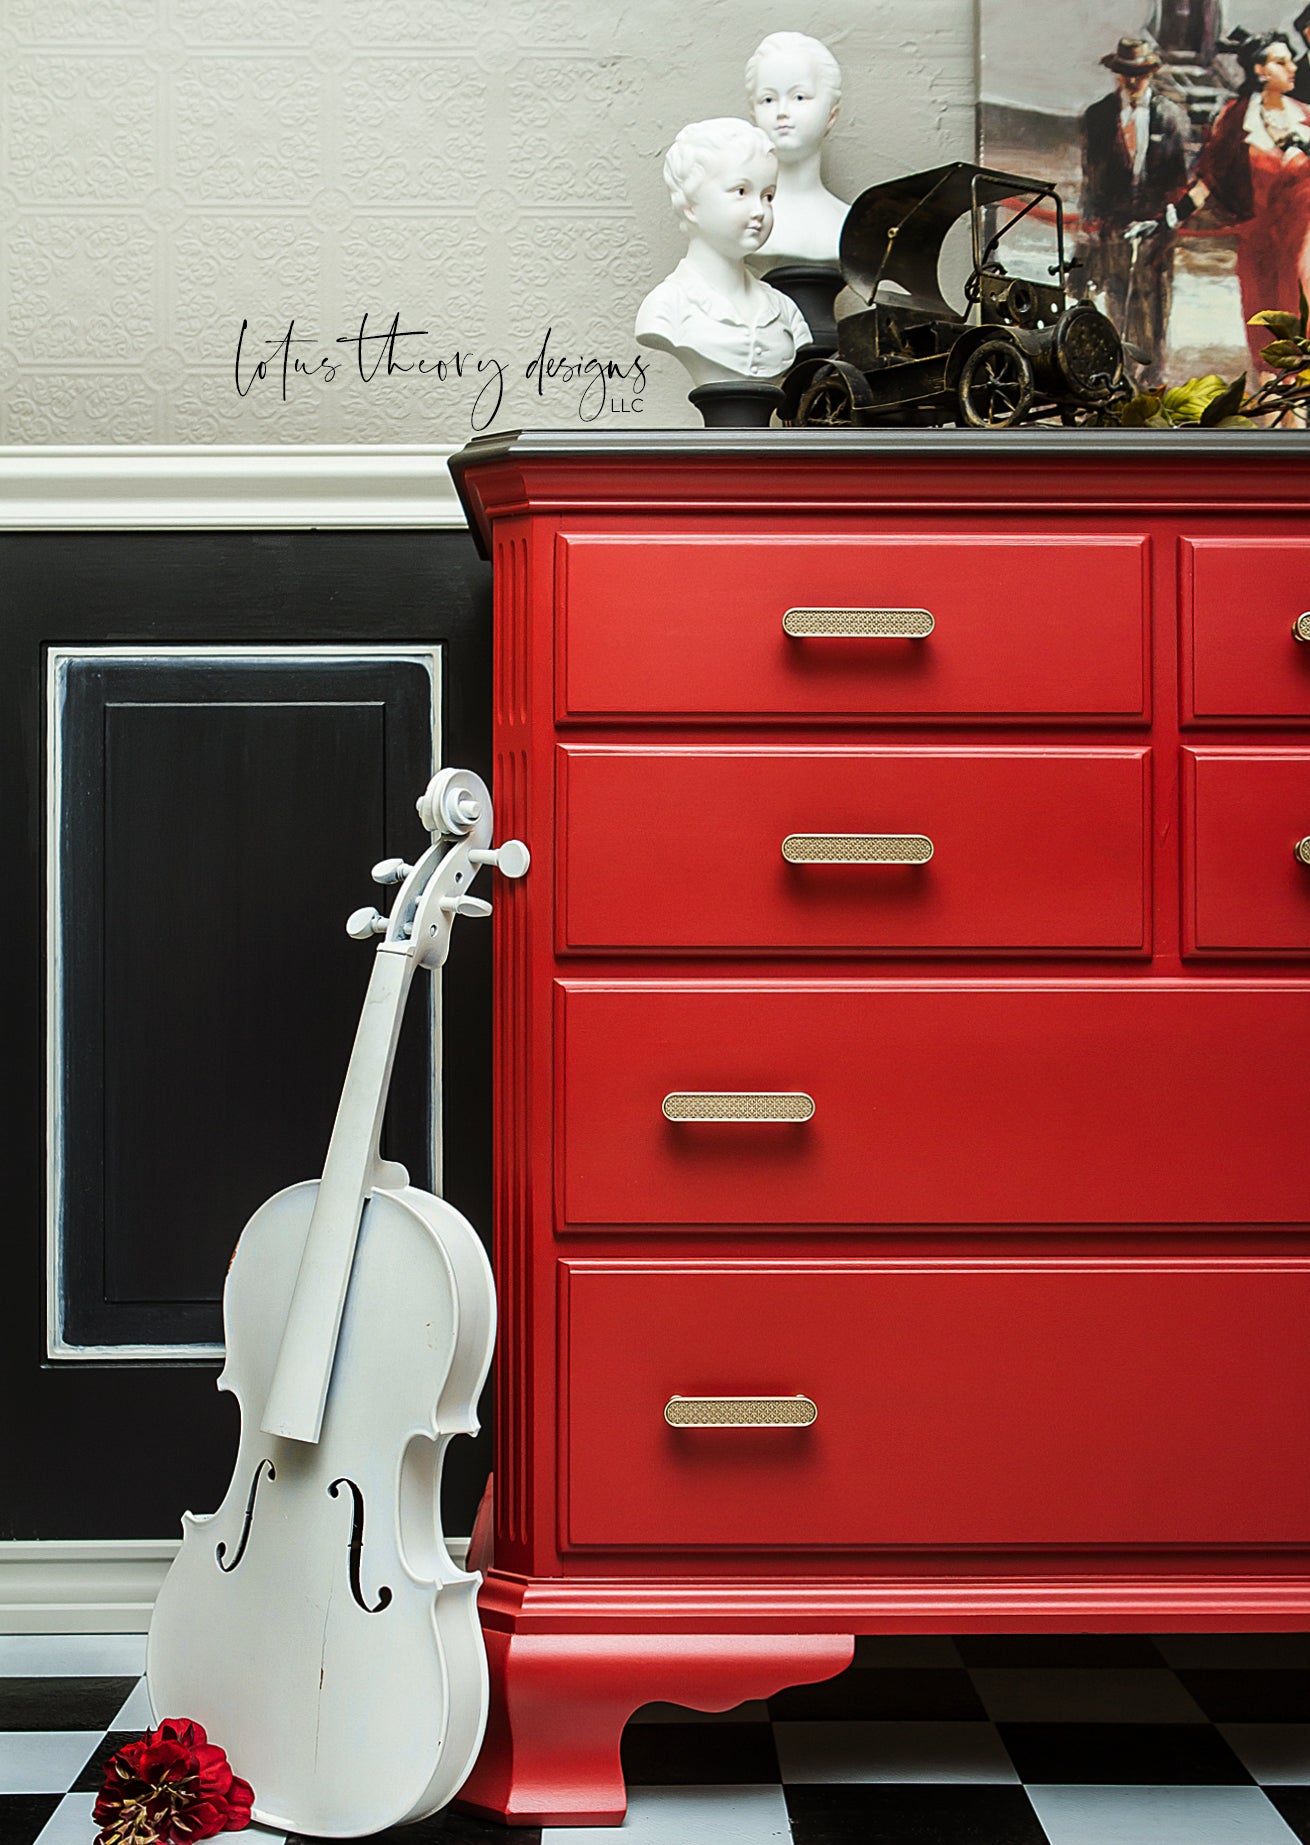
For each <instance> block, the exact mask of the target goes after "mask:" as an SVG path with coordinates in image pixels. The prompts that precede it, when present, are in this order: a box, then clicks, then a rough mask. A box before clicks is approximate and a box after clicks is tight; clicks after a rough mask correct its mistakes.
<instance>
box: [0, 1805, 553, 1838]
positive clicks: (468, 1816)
mask: <svg viewBox="0 0 1310 1845" xmlns="http://www.w3.org/2000/svg"><path fill="white" fill-rule="evenodd" d="M4 1845H9V1841H8V1840H7V1839H6V1840H5V1841H4ZM287 1845H340V1841H339V1840H334V1839H316V1838H311V1837H310V1835H309V1834H308V1833H301V1832H292V1833H289V1834H288V1835H287ZM369 1845H541V1827H540V1826H502V1825H501V1824H500V1823H499V1822H498V1821H497V1820H493V1819H479V1818H478V1816H477V1815H476V1814H474V1813H457V1812H455V1811H454V1810H453V1809H452V1808H450V1807H445V1808H443V1810H442V1811H441V1812H440V1813H434V1814H433V1815H432V1816H431V1818H430V1819H420V1820H419V1821H418V1822H417V1823H416V1824H415V1825H412V1826H389V1827H388V1828H387V1830H386V1831H385V1832H375V1833H373V1834H371V1835H370V1838H369Z"/></svg>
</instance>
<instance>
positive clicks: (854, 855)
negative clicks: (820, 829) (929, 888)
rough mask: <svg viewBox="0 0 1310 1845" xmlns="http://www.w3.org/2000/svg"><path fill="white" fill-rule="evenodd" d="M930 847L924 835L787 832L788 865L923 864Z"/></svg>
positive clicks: (785, 850) (931, 848) (785, 852)
mask: <svg viewBox="0 0 1310 1845" xmlns="http://www.w3.org/2000/svg"><path fill="white" fill-rule="evenodd" d="M932 853H933V845H932V841H931V839H929V838H928V836H927V835H926V834H925V833H788V835H787V837H786V838H785V839H784V840H783V842H782V856H783V857H784V858H785V859H786V860H787V862H788V864H789V865H926V864H927V863H928V860H929V859H930V858H931V857H932Z"/></svg>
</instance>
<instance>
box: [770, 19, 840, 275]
mask: <svg viewBox="0 0 1310 1845" xmlns="http://www.w3.org/2000/svg"><path fill="white" fill-rule="evenodd" d="M746 101H747V106H748V108H749V109H750V111H751V114H752V116H753V117H754V120H755V122H756V124H757V126H758V127H760V128H762V129H763V130H764V132H765V134H766V135H767V136H768V137H769V140H770V141H771V142H772V143H773V146H774V149H775V150H776V152H777V155H778V192H777V197H776V198H775V200H774V205H773V231H772V233H771V235H770V236H769V238H768V239H767V241H766V242H765V243H764V244H762V245H761V247H760V248H759V250H758V251H756V252H755V253H754V255H753V256H752V257H751V259H750V261H751V267H752V269H754V270H755V271H756V272H757V273H763V272H765V271H767V270H769V269H772V268H775V267H776V266H778V265H780V264H782V263H827V264H831V265H833V266H834V267H835V266H836V263H837V247H838V243H839V240H840V238H841V228H842V225H843V224H844V223H845V220H846V213H847V211H848V210H849V209H850V208H849V206H847V205H845V204H843V202H842V200H841V199H839V198H837V197H835V195H834V194H833V193H831V192H829V191H828V188H827V187H826V186H825V185H824V183H823V175H822V172H821V170H820V168H821V162H822V157H823V143H824V141H825V139H826V138H827V135H828V132H829V130H830V129H831V127H832V125H833V123H834V122H835V121H836V120H837V112H838V110H839V109H840V107H841V71H840V69H839V68H838V65H837V60H836V58H834V57H833V55H832V53H831V52H830V51H829V50H828V47H827V46H826V45H821V44H820V43H819V41H818V39H817V38H809V37H807V35H806V34H805V33H804V32H771V33H770V34H769V36H768V37H767V38H766V39H764V40H762V41H761V43H760V45H759V46H758V47H757V49H756V51H755V54H754V56H753V57H752V58H751V59H750V60H749V62H748V63H747V65H746Z"/></svg>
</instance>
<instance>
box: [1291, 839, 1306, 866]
mask: <svg viewBox="0 0 1310 1845" xmlns="http://www.w3.org/2000/svg"><path fill="white" fill-rule="evenodd" d="M1292 850H1293V851H1294V852H1295V853H1296V856H1297V857H1298V858H1299V859H1300V861H1301V863H1302V864H1303V865H1310V834H1307V835H1306V837H1305V838H1304V839H1298V840H1297V842H1296V844H1295V846H1294V847H1293V848H1292Z"/></svg>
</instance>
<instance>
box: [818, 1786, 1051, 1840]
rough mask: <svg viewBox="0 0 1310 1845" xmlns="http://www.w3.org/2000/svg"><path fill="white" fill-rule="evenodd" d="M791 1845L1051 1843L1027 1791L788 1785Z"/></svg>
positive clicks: (1014, 1788) (981, 1788)
mask: <svg viewBox="0 0 1310 1845" xmlns="http://www.w3.org/2000/svg"><path fill="white" fill-rule="evenodd" d="M786 1792H787V1811H788V1813H789V1815H790V1817H791V1832H792V1841H793V1845H1047V1837H1046V1833H1045V1832H1044V1831H1043V1830H1042V1827H1041V1824H1040V1823H1039V1821H1038V1818H1037V1815H1036V1814H1035V1813H1034V1812H1033V1809H1032V1805H1031V1803H1030V1802H1029V1799H1028V1796H1027V1794H1025V1793H1024V1791H1023V1789H1022V1788H1021V1787H919V1786H909V1787H907V1786H898V1785H891V1784H888V1783H886V1782H882V1783H879V1784H876V1785H873V1784H871V1785H866V1786H863V1787H831V1786H828V1787H789V1788H788V1789H787V1790H786Z"/></svg>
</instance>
